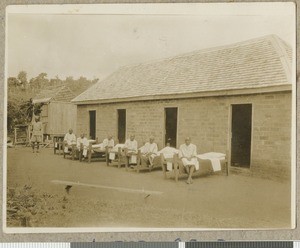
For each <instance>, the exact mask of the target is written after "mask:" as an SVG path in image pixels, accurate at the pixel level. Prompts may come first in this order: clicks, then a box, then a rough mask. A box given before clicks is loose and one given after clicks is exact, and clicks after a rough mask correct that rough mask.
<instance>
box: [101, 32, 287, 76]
mask: <svg viewBox="0 0 300 248" xmlns="http://www.w3.org/2000/svg"><path fill="white" fill-rule="evenodd" d="M272 37H276V38H277V39H279V40H280V41H281V42H284V41H283V40H281V39H280V38H279V37H278V36H277V35H275V34H268V35H264V36H260V37H256V38H252V39H249V40H243V41H238V42H235V43H231V44H226V45H221V46H214V47H207V48H203V49H198V50H193V51H190V52H186V53H183V54H179V55H175V56H169V57H166V58H161V59H153V60H148V61H145V62H140V63H135V64H129V65H123V66H120V67H119V68H118V69H117V71H119V70H121V69H126V68H129V67H135V66H141V65H149V64H154V63H159V62H164V61H168V60H172V59H175V58H181V57H187V56H190V55H193V54H196V53H197V54H201V53H208V52H213V51H219V50H224V49H229V48H234V47H240V46H241V45H248V44H253V43H257V42H259V41H263V40H266V39H268V40H271V39H272ZM273 39H275V38H273ZM284 43H285V45H287V46H288V47H289V45H288V44H287V43H286V42H284ZM110 75H111V74H110ZM108 77H109V76H108ZM108 77H107V78H108ZM105 79H106V78H105ZM105 79H103V80H105Z"/></svg>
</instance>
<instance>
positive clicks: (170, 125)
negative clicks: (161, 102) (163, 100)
mask: <svg viewBox="0 0 300 248" xmlns="http://www.w3.org/2000/svg"><path fill="white" fill-rule="evenodd" d="M177 112H178V109H177V108H165V144H167V142H168V140H170V145H171V146H172V147H176V145H177Z"/></svg>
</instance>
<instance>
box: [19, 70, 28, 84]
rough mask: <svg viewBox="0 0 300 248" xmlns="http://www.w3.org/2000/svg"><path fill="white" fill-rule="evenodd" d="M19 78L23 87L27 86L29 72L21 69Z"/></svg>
mask: <svg viewBox="0 0 300 248" xmlns="http://www.w3.org/2000/svg"><path fill="white" fill-rule="evenodd" d="M18 80H19V82H20V85H21V86H22V87H26V85H27V83H28V82H27V73H26V72H25V71H20V72H19V74H18Z"/></svg>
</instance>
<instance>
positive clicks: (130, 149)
mask: <svg viewBox="0 0 300 248" xmlns="http://www.w3.org/2000/svg"><path fill="white" fill-rule="evenodd" d="M124 149H125V156H126V163H127V164H126V166H127V165H128V164H130V163H132V164H136V163H137V156H136V155H137V152H138V143H137V141H136V140H135V135H133V134H132V135H130V138H129V139H127V140H126V141H125V146H124Z"/></svg>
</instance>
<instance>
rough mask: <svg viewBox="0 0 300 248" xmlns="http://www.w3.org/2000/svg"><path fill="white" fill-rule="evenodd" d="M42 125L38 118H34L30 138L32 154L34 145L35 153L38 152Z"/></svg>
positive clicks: (41, 136)
mask: <svg viewBox="0 0 300 248" xmlns="http://www.w3.org/2000/svg"><path fill="white" fill-rule="evenodd" d="M42 129H43V124H42V122H40V117H39V116H35V117H34V121H33V122H32V136H31V144H32V152H34V147H35V144H36V152H37V153H38V152H39V146H40V143H41V142H42V141H43V130H42Z"/></svg>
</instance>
